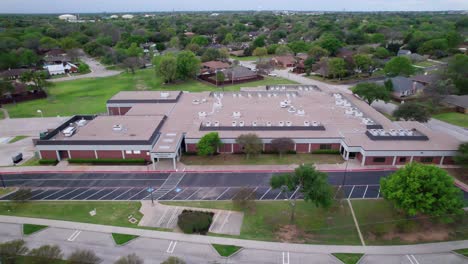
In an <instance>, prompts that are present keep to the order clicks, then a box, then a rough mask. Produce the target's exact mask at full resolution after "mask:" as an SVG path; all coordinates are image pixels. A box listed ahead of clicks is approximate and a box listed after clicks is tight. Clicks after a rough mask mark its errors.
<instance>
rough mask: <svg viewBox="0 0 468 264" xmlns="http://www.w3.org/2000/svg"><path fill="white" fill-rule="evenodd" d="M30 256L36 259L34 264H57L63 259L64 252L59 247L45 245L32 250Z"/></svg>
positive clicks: (33, 260) (33, 261)
mask: <svg viewBox="0 0 468 264" xmlns="http://www.w3.org/2000/svg"><path fill="white" fill-rule="evenodd" d="M28 255H29V256H32V257H34V258H33V259H32V263H34V264H50V263H55V262H57V261H58V260H61V259H62V258H63V254H62V250H61V249H60V248H59V246H57V245H45V246H41V247H38V248H35V249H32V250H31V251H30V252H29V254H28Z"/></svg>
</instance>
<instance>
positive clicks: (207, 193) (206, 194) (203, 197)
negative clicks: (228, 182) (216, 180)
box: [200, 187, 217, 200]
mask: <svg viewBox="0 0 468 264" xmlns="http://www.w3.org/2000/svg"><path fill="white" fill-rule="evenodd" d="M216 188H217V187H213V189H212V190H214V189H216ZM210 191H211V190H209V191H207V192H206V193H205V195H203V196H202V197H201V198H200V200H203V199H205V197H207V196H208V195H209V194H210Z"/></svg>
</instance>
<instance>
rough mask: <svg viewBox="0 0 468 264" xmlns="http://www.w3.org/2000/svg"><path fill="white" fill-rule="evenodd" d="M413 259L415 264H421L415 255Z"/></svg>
mask: <svg viewBox="0 0 468 264" xmlns="http://www.w3.org/2000/svg"><path fill="white" fill-rule="evenodd" d="M411 257H412V258H413V260H414V263H415V264H419V261H418V260H417V259H416V257H415V256H414V255H411Z"/></svg>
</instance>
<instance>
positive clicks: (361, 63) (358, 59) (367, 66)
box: [353, 54, 372, 75]
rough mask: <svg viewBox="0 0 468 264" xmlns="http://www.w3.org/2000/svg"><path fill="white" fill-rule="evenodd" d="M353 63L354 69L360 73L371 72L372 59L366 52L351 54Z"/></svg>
mask: <svg viewBox="0 0 468 264" xmlns="http://www.w3.org/2000/svg"><path fill="white" fill-rule="evenodd" d="M353 59H354V64H355V65H356V68H355V71H356V72H357V73H358V75H360V74H361V73H371V72H372V59H371V57H370V56H369V55H366V54H356V55H354V56H353Z"/></svg>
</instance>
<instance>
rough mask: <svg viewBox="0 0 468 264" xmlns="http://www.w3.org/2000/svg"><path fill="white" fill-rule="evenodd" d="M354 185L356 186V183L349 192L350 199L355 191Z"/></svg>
mask: <svg viewBox="0 0 468 264" xmlns="http://www.w3.org/2000/svg"><path fill="white" fill-rule="evenodd" d="M354 187H356V185H353V188H352V189H351V192H350V193H349V196H348V199H349V198H351V195H352V194H353V191H354Z"/></svg>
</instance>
